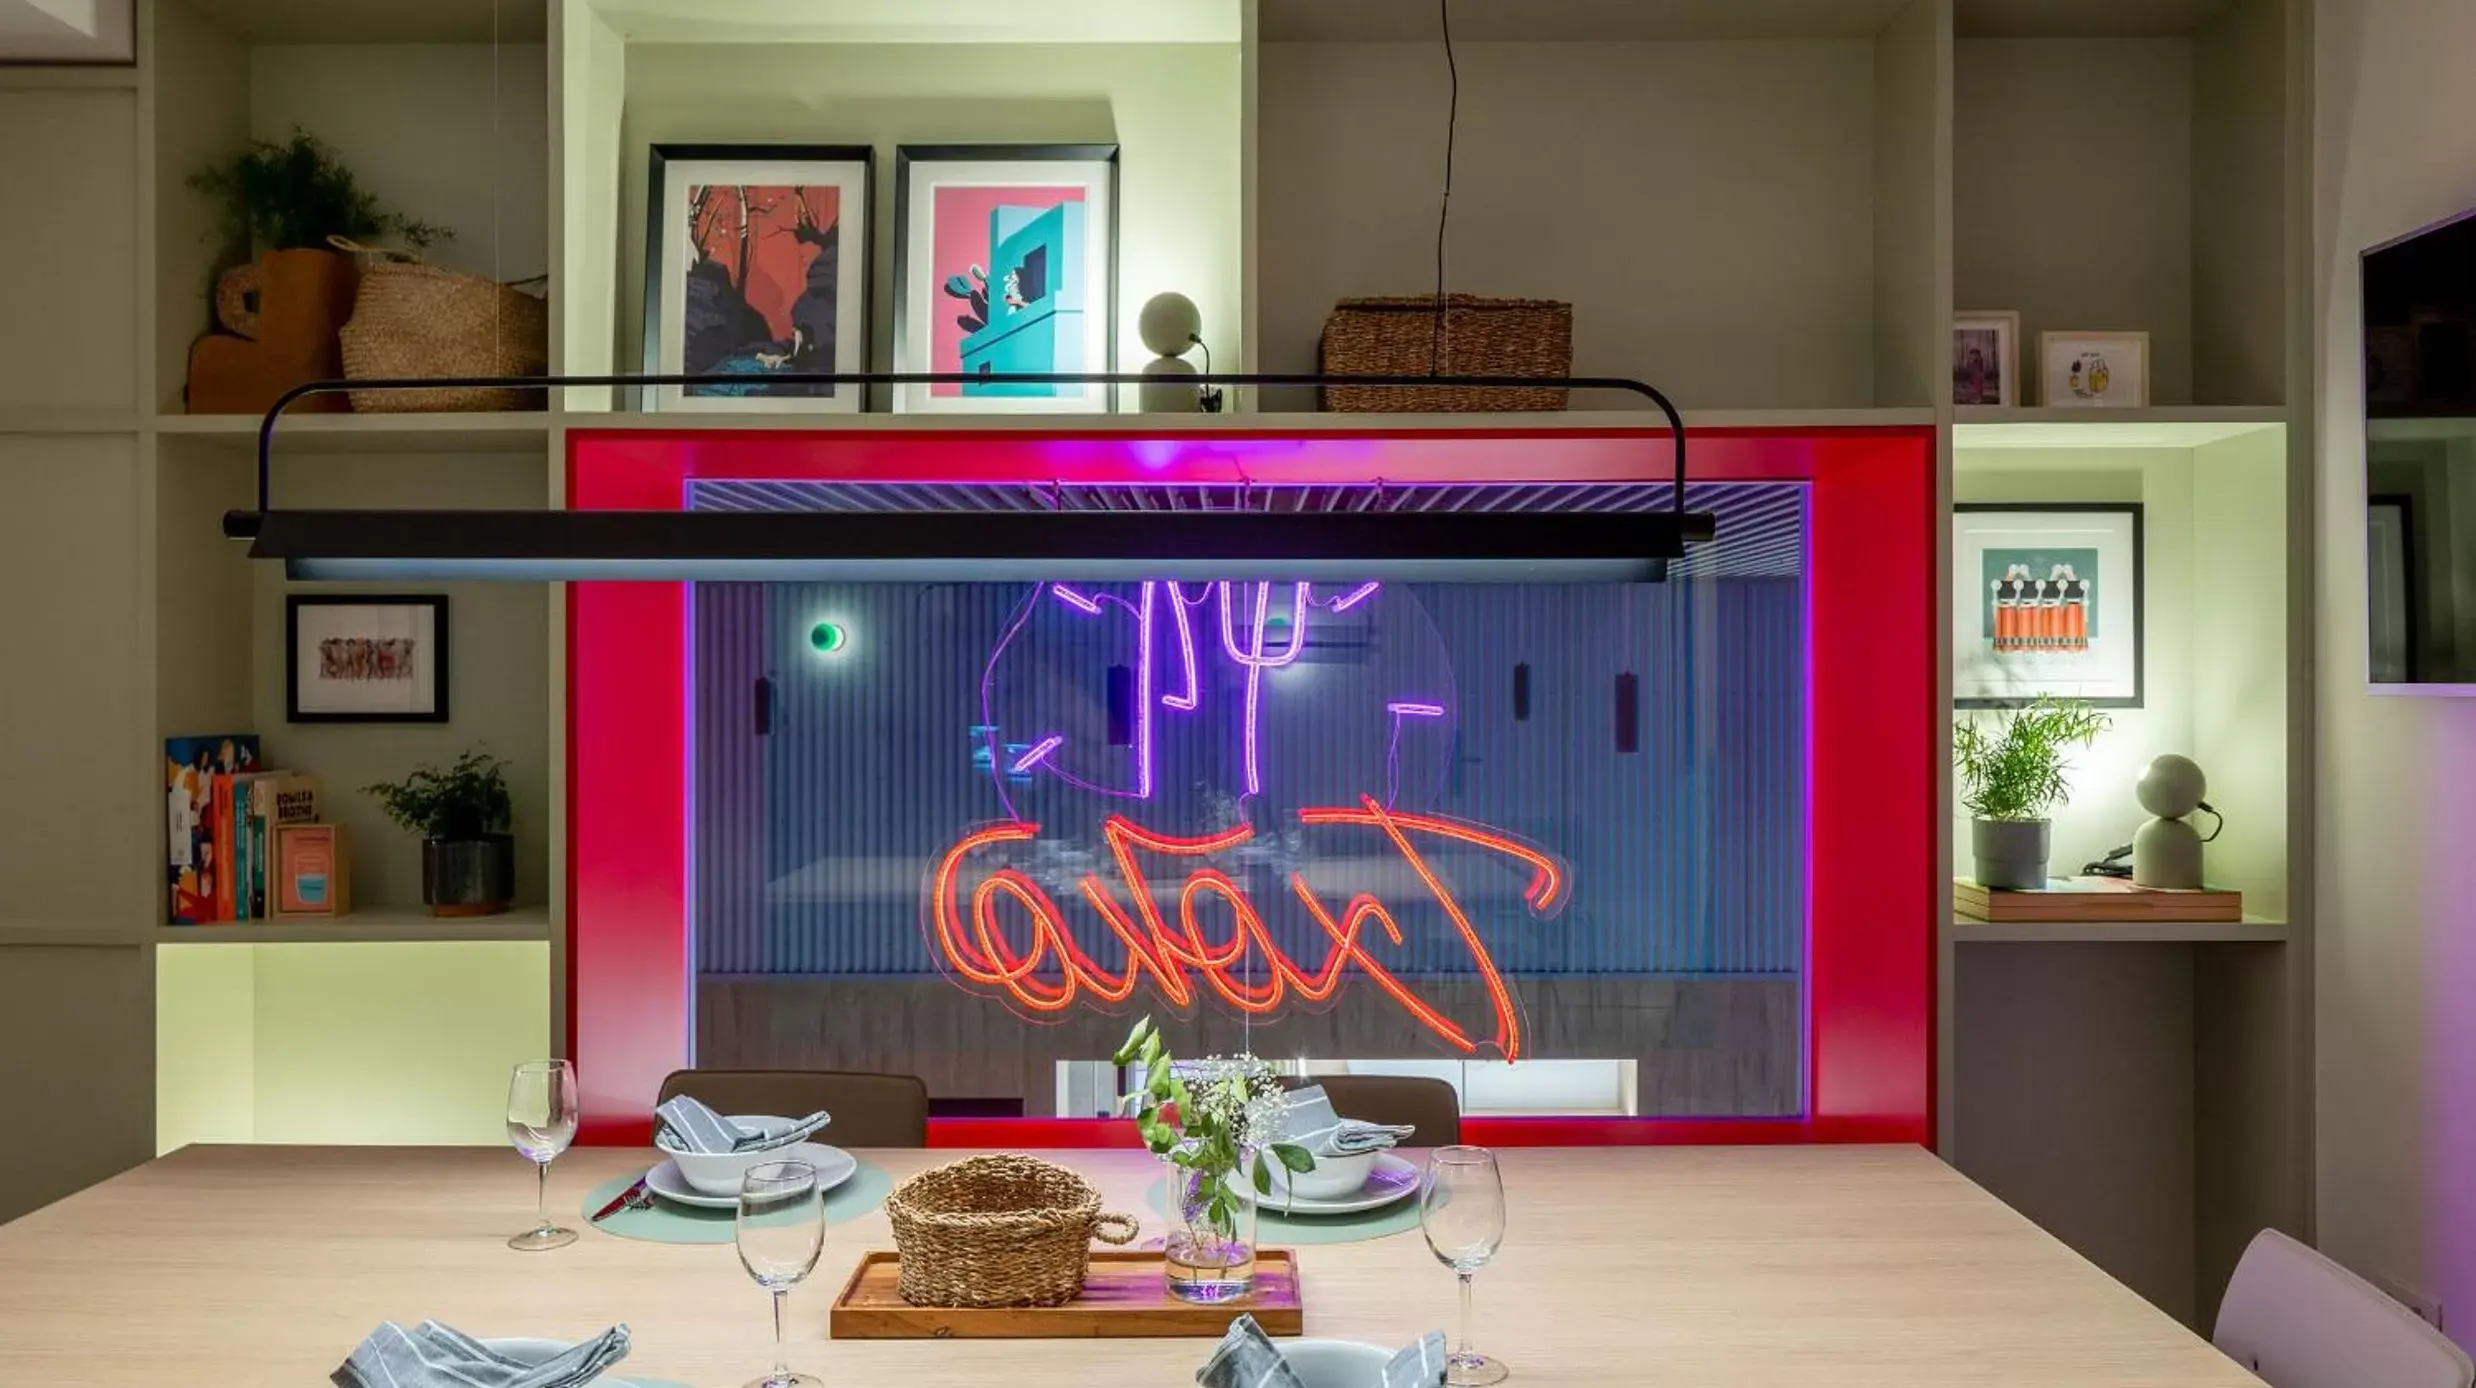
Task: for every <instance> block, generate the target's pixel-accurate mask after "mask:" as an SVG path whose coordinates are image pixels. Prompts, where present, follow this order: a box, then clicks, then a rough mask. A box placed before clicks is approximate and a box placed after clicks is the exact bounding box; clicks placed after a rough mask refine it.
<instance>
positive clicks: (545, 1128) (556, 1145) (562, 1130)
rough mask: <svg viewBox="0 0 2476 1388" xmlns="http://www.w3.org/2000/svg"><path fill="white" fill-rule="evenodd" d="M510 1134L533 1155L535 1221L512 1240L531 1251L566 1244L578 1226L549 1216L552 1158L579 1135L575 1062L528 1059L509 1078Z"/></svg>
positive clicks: (513, 1244)
mask: <svg viewBox="0 0 2476 1388" xmlns="http://www.w3.org/2000/svg"><path fill="white" fill-rule="evenodd" d="M507 1140H508V1141H509V1142H510V1143H512V1144H514V1145H515V1148H516V1150H517V1151H519V1152H522V1153H524V1154H525V1155H526V1156H527V1157H529V1158H531V1159H532V1161H533V1164H534V1167H535V1169H536V1171H537V1172H538V1173H539V1178H538V1179H537V1180H536V1181H535V1182H534V1192H533V1193H534V1206H533V1208H534V1222H533V1227H532V1228H530V1229H527V1230H526V1231H524V1232H523V1233H521V1234H518V1235H517V1236H516V1237H514V1238H512V1239H509V1240H508V1241H507V1246H508V1247H510V1248H514V1249H520V1250H522V1251H524V1252H526V1253H539V1252H542V1251H544V1250H545V1249H552V1248H565V1247H566V1246H568V1245H569V1244H571V1243H574V1242H576V1231H575V1230H573V1229H562V1228H560V1227H559V1226H558V1225H556V1224H553V1223H551V1222H550V1163H551V1162H552V1161H554V1160H556V1159H557V1158H558V1155H559V1154H560V1153H561V1152H564V1151H566V1150H567V1145H568V1144H569V1143H571V1142H574V1141H575V1140H576V1067H575V1066H573V1065H570V1064H568V1063H567V1062H566V1061H564V1060H528V1061H526V1062H524V1063H523V1064H521V1065H519V1066H517V1067H516V1071H515V1073H514V1074H513V1075H511V1076H509V1078H508V1081H507Z"/></svg>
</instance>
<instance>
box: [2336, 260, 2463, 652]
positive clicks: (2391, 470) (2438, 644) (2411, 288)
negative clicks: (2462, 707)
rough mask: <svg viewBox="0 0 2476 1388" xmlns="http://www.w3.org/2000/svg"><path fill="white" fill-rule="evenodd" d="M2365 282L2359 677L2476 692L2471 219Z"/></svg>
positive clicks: (2374, 268) (2366, 271)
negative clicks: (2363, 666) (2363, 672)
mask: <svg viewBox="0 0 2476 1388" xmlns="http://www.w3.org/2000/svg"><path fill="white" fill-rule="evenodd" d="M2362 274H2363V291H2364V296H2363V297H2364V307H2363V313H2364V324H2363V326H2364V419H2365V428H2364V433H2365V438H2364V483H2365V570H2366V572H2365V578H2366V585H2365V586H2366V613H2365V616H2366V637H2367V641H2366V645H2367V656H2368V674H2369V676H2370V678H2371V680H2372V682H2373V683H2374V684H2377V685H2468V686H2472V687H2476V212H2470V213H2466V214H2462V215H2461V216H2459V217H2456V218H2454V219H2452V220H2450V221H2447V222H2443V223H2440V224H2439V225H2436V226H2431V227H2427V228H2425V229H2424V230H2422V231H2419V232H2415V233H2413V234H2412V235H2408V236H2403V237H2400V238H2399V239H2397V240H2395V241H2390V242H2385V243H2384V244H2382V245H2379V246H2375V247H2374V248H2372V249H2371V250H2368V251H2366V252H2365V253H2364V262H2363V270H2362Z"/></svg>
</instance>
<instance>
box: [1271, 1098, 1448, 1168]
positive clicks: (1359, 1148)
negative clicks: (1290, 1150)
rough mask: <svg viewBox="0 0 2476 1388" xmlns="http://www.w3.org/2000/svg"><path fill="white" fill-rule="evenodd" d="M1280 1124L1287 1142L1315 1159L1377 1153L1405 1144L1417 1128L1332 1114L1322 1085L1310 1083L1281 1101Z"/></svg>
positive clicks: (1330, 1102) (1331, 1107) (1331, 1104)
mask: <svg viewBox="0 0 2476 1388" xmlns="http://www.w3.org/2000/svg"><path fill="white" fill-rule="evenodd" d="M1283 1121H1284V1123H1285V1124H1286V1125H1287V1127H1288V1129H1289V1132H1290V1140H1291V1141H1293V1142H1296V1143H1298V1144H1299V1145H1300V1146H1302V1147H1304V1148H1306V1149H1307V1150H1308V1151H1310V1152H1312V1153H1314V1154H1315V1155H1317V1156H1319V1157H1356V1156H1363V1155H1365V1154H1366V1153H1369V1152H1381V1151H1383V1150H1384V1149H1385V1148H1387V1147H1394V1146H1398V1145H1400V1144H1401V1143H1404V1142H1407V1141H1409V1140H1410V1138H1411V1137H1412V1136H1413V1135H1414V1134H1416V1133H1417V1132H1418V1129H1416V1128H1414V1127H1411V1126H1409V1125H1408V1124H1401V1125H1398V1126H1390V1127H1388V1126H1386V1125H1385V1124H1382V1123H1363V1122H1360V1121H1359V1120H1358V1119H1355V1118H1344V1117H1342V1116H1341V1115H1340V1114H1338V1113H1335V1112H1333V1101H1332V1099H1331V1097H1330V1096H1328V1095H1326V1094H1325V1092H1324V1086H1322V1085H1320V1084H1311V1085H1308V1086H1307V1087H1306V1088H1304V1089H1299V1090H1294V1091H1292V1092H1291V1093H1290V1095H1289V1097H1288V1098H1287V1099H1286V1100H1285V1101H1284V1108H1283Z"/></svg>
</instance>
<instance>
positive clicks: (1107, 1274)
mask: <svg viewBox="0 0 2476 1388" xmlns="http://www.w3.org/2000/svg"><path fill="white" fill-rule="evenodd" d="M901 1272H902V1255H901V1254H898V1253H896V1252H894V1251H892V1250H891V1249H882V1248H881V1249H874V1250H871V1251H870V1252H869V1253H868V1254H867V1255H866V1256H865V1257H863V1258H861V1259H860V1265H859V1266H858V1267H857V1268H854V1269H852V1272H851V1280H850V1281H849V1282H847V1283H844V1284H843V1291H842V1295H841V1296H838V1297H836V1298H834V1310H833V1314H832V1315H831V1317H830V1318H829V1320H828V1324H829V1326H830V1327H831V1328H832V1330H833V1335H834V1338H835V1339H837V1340H1098V1339H1181V1338H1189V1337H1192V1338H1197V1339H1217V1338H1218V1337H1220V1336H1221V1335H1222V1334H1223V1333H1224V1332H1226V1331H1227V1330H1228V1329H1229V1325H1230V1322H1231V1321H1234V1320H1236V1319H1238V1317H1240V1316H1241V1315H1252V1316H1253V1317H1255V1320H1256V1323H1257V1324H1258V1325H1261V1326H1263V1327H1264V1333H1265V1334H1267V1335H1296V1334H1299V1333H1300V1332H1301V1329H1302V1326H1303V1318H1302V1315H1301V1308H1300V1305H1299V1301H1298V1259H1297V1257H1296V1256H1295V1255H1294V1254H1292V1253H1290V1252H1289V1251H1288V1250H1286V1249H1278V1248H1265V1249H1258V1250H1257V1251H1256V1254H1255V1290H1253V1291H1251V1292H1249V1293H1247V1295H1246V1296H1245V1297H1243V1298H1241V1299H1239V1300H1237V1301H1230V1302H1224V1303H1222V1304H1221V1305H1219V1306H1196V1305H1192V1304H1190V1303H1187V1302H1184V1301H1179V1300H1177V1299H1176V1298H1174V1297H1172V1296H1170V1294H1169V1289H1168V1286H1167V1284H1166V1283H1165V1282H1164V1281H1163V1280H1162V1272H1163V1265H1162V1261H1161V1255H1160V1253H1159V1251H1158V1250H1155V1251H1153V1252H1150V1253H1142V1252H1133V1251H1120V1252H1108V1251H1095V1252H1094V1253H1093V1254H1092V1267H1091V1272H1090V1274H1089V1275H1088V1276H1087V1277H1086V1278H1085V1280H1084V1283H1083V1295H1082V1296H1081V1297H1079V1298H1077V1299H1076V1300H1073V1301H1070V1302H1067V1303H1066V1304H1065V1305H1063V1306H985V1307H984V1306H914V1305H912V1304H911V1303H909V1302H907V1301H905V1300H903V1298H902V1295H901V1294H900V1293H899V1292H897V1291H896V1290H895V1287H896V1285H897V1279H898V1278H899V1277H900V1276H901Z"/></svg>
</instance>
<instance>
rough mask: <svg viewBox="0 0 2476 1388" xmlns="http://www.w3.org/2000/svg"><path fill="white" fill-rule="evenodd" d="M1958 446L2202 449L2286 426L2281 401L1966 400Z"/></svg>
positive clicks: (1958, 415) (1955, 436)
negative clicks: (2084, 403) (2034, 405)
mask: <svg viewBox="0 0 2476 1388" xmlns="http://www.w3.org/2000/svg"><path fill="white" fill-rule="evenodd" d="M1955 420H1956V422H1955V423H1954V425H1953V427H1952V447H1954V448H1990V449H1991V448H2198V447H2201V446H2202V445H2204V444H2212V443H2221V442H2224V441H2225V440H2227V439H2232V438H2241V437H2243V436H2244V435H2247V434H2254V433H2259V432H2260V431H2262V430H2264V429H2276V428H2281V427H2283V426H2284V425H2285V424H2286V422H2287V411H2286V410H2285V409H2284V408H2283V407H2281V406H2277V405H2162V406H2157V407H2154V408H2150V409H2140V410H2107V409H2079V408H2074V407H2071V406H2057V407H2052V408H2038V409H2025V408H2013V407H2010V406H2005V405H1962V406H1960V407H1959V409H1958V410H1957V411H1956V412H1955Z"/></svg>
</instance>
